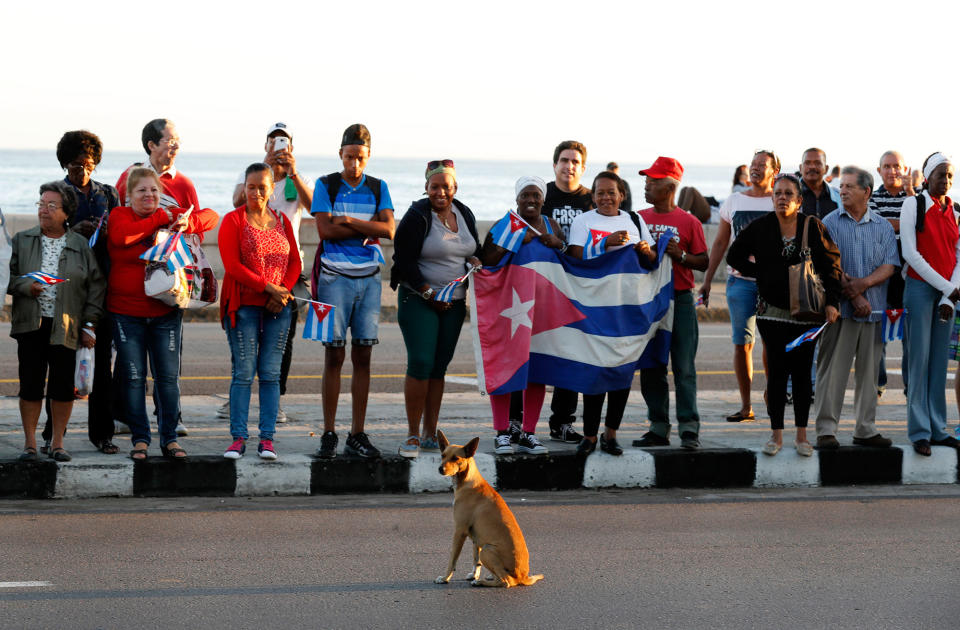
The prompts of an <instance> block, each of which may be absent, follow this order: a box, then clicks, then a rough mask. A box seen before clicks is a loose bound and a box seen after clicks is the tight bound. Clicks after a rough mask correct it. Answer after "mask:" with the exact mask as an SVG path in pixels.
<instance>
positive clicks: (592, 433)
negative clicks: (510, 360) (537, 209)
mask: <svg viewBox="0 0 960 630" xmlns="http://www.w3.org/2000/svg"><path fill="white" fill-rule="evenodd" d="M625 193H626V187H625V186H624V185H623V180H622V179H620V177H619V176H617V175H615V174H614V173H611V172H609V171H606V172H602V173H600V174H599V175H597V177H596V178H595V179H594V180H593V203H594V204H595V205H596V206H597V207H596V209H595V210H591V211H590V212H584V213H583V214H581V215H580V216H578V217H577V218H575V219H574V220H573V225H571V226H570V248H569V250H568V252H569V254H570V255H571V256H574V257H576V258H582V257H583V250H584V245H585V244H586V243H587V242H588V241H590V240H593V239H594V237H595V236H596V235H597V234H606V235H607V236H605V237H603V241H604V250H605V251H613V250H617V249H622V248H624V247H628V246H630V247H633V248H634V250H636V252H637V255H638V256H639V257H640V262H641V264H646V265H649V264H652V263H653V262H654V261H655V260H656V259H657V252H656V251H655V250H654V249H653V247H652V246H653V245H655V244H656V243H655V241H654V240H653V236H651V234H650V230H649V229H648V228H647V224H646V223H644V221H643V219H642V218H640V216H639V215H637V214H635V213H633V212H624V211H623V210H620V202H621V201H622V200H623V195H624V194H625ZM631 243H632V245H631ZM629 397H630V388H629V387H628V388H626V389H620V390H616V391H612V392H606V393H602V394H584V395H583V439H582V440H581V441H580V444H579V445H578V446H577V454H578V455H580V456H586V455H589V454H590V453H592V452H593V450H594V449H595V448H596V447H597V434H598V433H599V431H600V412H601V411H602V409H603V401H604V399H607V416H606V419H605V420H604V431H603V435H601V436H600V439H599V442H600V450H602V451H604V452H605V453H609V454H611V455H623V448H622V447H621V446H620V444H619V443H618V442H617V429H619V428H620V422H621V421H622V420H623V411H624V409H626V407H627V399H628V398H629Z"/></svg>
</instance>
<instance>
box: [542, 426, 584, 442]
mask: <svg viewBox="0 0 960 630" xmlns="http://www.w3.org/2000/svg"><path fill="white" fill-rule="evenodd" d="M550 439H551V440H554V441H556V442H565V443H567V444H579V443H580V442H581V441H582V440H583V436H582V435H580V434H579V433H577V432H576V431H574V430H573V425H572V424H561V425H559V426H557V427H553V426H551V427H550Z"/></svg>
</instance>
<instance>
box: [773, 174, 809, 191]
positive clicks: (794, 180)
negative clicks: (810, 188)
mask: <svg viewBox="0 0 960 630" xmlns="http://www.w3.org/2000/svg"><path fill="white" fill-rule="evenodd" d="M782 180H787V181H788V182H790V183H791V184H793V187H794V188H796V189H797V196H798V197H800V196H802V195H803V191H802V190H800V178H799V177H797V176H796V175H794V174H793V173H780V174H779V175H777V176H776V177H775V178H774V179H773V185H774V186H776V185H777V184H778V183H779V182H781V181H782Z"/></svg>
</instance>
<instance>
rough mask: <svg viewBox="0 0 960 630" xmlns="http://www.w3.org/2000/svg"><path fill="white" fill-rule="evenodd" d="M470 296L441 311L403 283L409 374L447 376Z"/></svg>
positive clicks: (401, 317) (400, 315)
mask: <svg viewBox="0 0 960 630" xmlns="http://www.w3.org/2000/svg"><path fill="white" fill-rule="evenodd" d="M466 316H467V303H466V300H454V301H453V302H451V304H450V308H449V310H446V311H443V312H438V311H435V310H433V308H432V307H431V306H430V304H429V303H428V302H427V301H426V300H424V299H423V298H422V297H420V295H419V294H417V293H416V292H414V291H411V290H410V289H408V288H406V287H403V286H401V287H399V294H398V295H397V322H398V323H399V324H400V332H401V333H403V344H404V345H405V346H406V347H407V376H409V377H411V378H415V379H418V380H421V381H424V380H427V379H433V378H443V376H444V375H445V374H446V373H447V365H449V364H450V360H451V359H453V353H454V351H456V349H457V340H458V339H459V338H460V329H461V328H462V327H463V319H464V318H465V317H466Z"/></svg>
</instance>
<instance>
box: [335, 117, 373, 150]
mask: <svg viewBox="0 0 960 630" xmlns="http://www.w3.org/2000/svg"><path fill="white" fill-rule="evenodd" d="M349 144H358V145H360V146H364V147H369V146H370V130H369V129H367V126H366V125H363V124H361V123H354V124H352V125H350V126H349V127H347V128H346V129H344V131H343V139H341V140H340V146H341V147H345V146H347V145H349Z"/></svg>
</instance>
